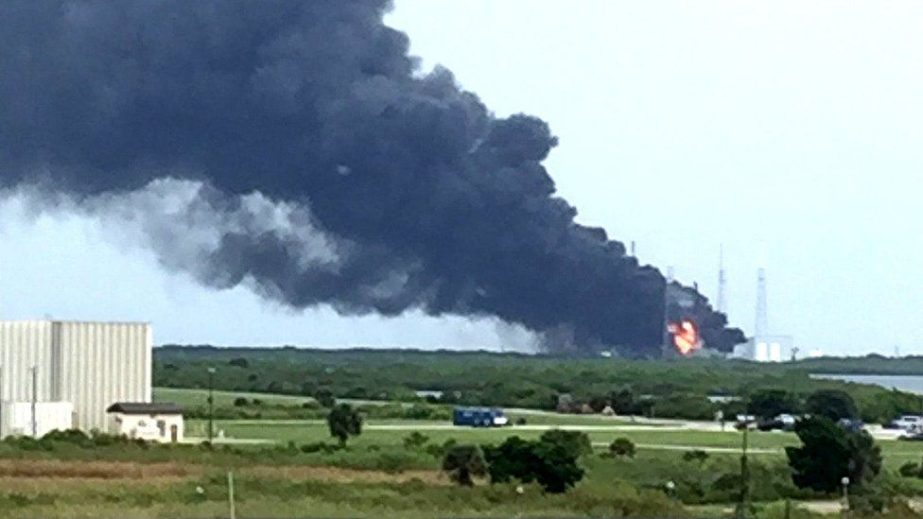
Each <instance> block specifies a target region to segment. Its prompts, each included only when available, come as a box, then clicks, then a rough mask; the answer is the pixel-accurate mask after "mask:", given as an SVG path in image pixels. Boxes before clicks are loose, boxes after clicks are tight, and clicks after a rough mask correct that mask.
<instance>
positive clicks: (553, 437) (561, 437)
mask: <svg viewBox="0 0 923 519" xmlns="http://www.w3.org/2000/svg"><path fill="white" fill-rule="evenodd" d="M539 440H541V441H543V442H548V443H552V444H554V445H560V446H561V447H562V448H563V449H564V450H565V451H567V454H568V456H571V457H573V458H579V457H580V456H584V455H586V454H590V453H592V452H593V444H591V443H590V437H589V436H588V435H587V433H585V432H582V431H565V430H562V429H551V430H549V431H545V432H544V433H542V435H541V437H540V438H539Z"/></svg>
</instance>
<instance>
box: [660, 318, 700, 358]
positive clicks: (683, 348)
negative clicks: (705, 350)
mask: <svg viewBox="0 0 923 519" xmlns="http://www.w3.org/2000/svg"><path fill="white" fill-rule="evenodd" d="M668 330H669V332H670V334H671V335H672V336H673V345H674V346H676V350H677V351H679V352H680V353H682V354H683V355H690V354H692V352H694V351H695V350H697V349H699V348H701V347H702V341H701V339H700V338H699V330H698V329H697V328H696V327H695V323H693V322H692V321H690V320H688V319H685V320H683V321H682V322H680V323H670V325H669V327H668Z"/></svg>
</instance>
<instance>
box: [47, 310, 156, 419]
mask: <svg viewBox="0 0 923 519" xmlns="http://www.w3.org/2000/svg"><path fill="white" fill-rule="evenodd" d="M54 326H55V331H54V334H55V335H56V336H57V339H58V340H57V341H55V343H56V344H55V347H56V348H57V349H58V350H59V352H60V354H59V355H60V357H59V358H60V359H61V360H60V366H61V377H60V378H59V381H60V387H59V392H58V395H59V396H58V398H57V399H58V400H66V401H69V402H72V403H73V404H74V411H75V412H76V415H77V416H76V420H75V421H76V423H75V424H74V425H75V426H76V427H78V428H80V429H84V430H91V429H99V430H100V431H105V430H106V426H107V424H108V421H107V419H106V408H107V407H109V406H110V405H112V404H113V403H115V402H150V401H151V342H152V337H151V327H150V325H148V324H140V323H77V322H62V323H55V324H54Z"/></svg>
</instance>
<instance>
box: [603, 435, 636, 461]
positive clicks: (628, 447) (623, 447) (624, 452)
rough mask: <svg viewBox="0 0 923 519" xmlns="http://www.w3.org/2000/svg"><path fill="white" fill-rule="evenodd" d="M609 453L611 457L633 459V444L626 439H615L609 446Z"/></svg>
mask: <svg viewBox="0 0 923 519" xmlns="http://www.w3.org/2000/svg"><path fill="white" fill-rule="evenodd" d="M609 452H610V453H611V454H612V455H613V456H627V457H629V458H634V457H635V444H634V443H633V442H632V441H631V440H629V439H628V438H616V439H614V440H612V443H610V444H609Z"/></svg>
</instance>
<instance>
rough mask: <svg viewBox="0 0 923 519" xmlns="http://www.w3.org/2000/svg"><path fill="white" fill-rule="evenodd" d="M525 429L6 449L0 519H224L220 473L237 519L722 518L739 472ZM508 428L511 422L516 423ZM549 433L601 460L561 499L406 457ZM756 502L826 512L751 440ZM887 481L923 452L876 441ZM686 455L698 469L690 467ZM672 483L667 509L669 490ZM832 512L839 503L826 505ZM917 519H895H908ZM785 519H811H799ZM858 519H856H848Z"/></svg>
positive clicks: (240, 433) (183, 396) (429, 459)
mask: <svg viewBox="0 0 923 519" xmlns="http://www.w3.org/2000/svg"><path fill="white" fill-rule="evenodd" d="M205 396H206V392H204V391H201V390H163V389H158V390H157V391H156V399H157V400H159V401H174V402H177V403H180V404H183V405H187V406H188V405H197V406H200V405H202V404H203V402H204V401H205ZM238 397H244V398H248V399H251V400H252V399H253V398H258V399H260V400H262V401H263V402H264V403H266V405H300V404H301V403H303V402H304V401H305V400H307V399H305V398H300V397H289V396H278V395H266V394H244V393H236V392H233V393H232V392H216V393H215V403H216V405H218V406H221V405H233V400H234V399H235V398H238ZM522 416H523V417H524V418H526V420H527V424H526V425H524V426H518V427H517V426H514V427H505V428H496V429H474V428H467V427H453V426H452V425H451V424H450V423H449V422H447V421H438V420H374V419H370V420H367V422H366V424H365V427H364V430H363V433H362V435H360V436H359V437H358V438H354V439H351V440H350V442H349V444H348V447H347V449H345V450H332V451H323V450H322V451H318V452H314V451H311V452H303V451H302V450H301V449H300V447H301V446H304V445H307V444H314V443H318V442H324V443H327V444H332V443H333V441H332V439H331V438H330V437H329V432H328V430H327V426H326V423H325V422H324V421H323V420H217V421H216V429H217V430H219V431H223V434H224V436H225V438H226V439H228V440H249V441H251V442H253V443H245V444H237V445H233V444H231V445H223V446H222V445H219V446H215V447H213V448H208V447H207V446H198V445H185V446H140V445H135V444H131V443H129V444H127V445H123V446H118V445H110V446H104V447H99V448H84V447H78V446H76V445H70V444H61V445H57V444H56V445H54V446H48V447H47V448H45V447H43V448H31V449H27V450H22V449H16V448H14V447H12V446H11V445H7V444H3V443H0V518H5V517H129V518H154V517H189V518H198V517H220V516H222V515H224V514H226V510H227V508H226V507H227V505H226V501H227V490H226V481H227V480H226V478H227V471H229V470H230V471H233V472H234V474H235V481H236V487H235V488H236V490H235V494H236V499H237V511H238V516H239V517H251V516H261V517H267V516H275V517H360V518H362V517H375V518H376V519H377V518H387V517H409V518H425V517H449V516H454V517H462V516H463V517H491V518H501V517H503V518H508V517H652V516H659V517H664V516H668V517H716V516H727V515H728V510H729V506H728V503H731V502H733V500H734V499H735V498H734V495H735V494H734V492H735V491H736V490H735V489H736V486H734V485H733V484H731V485H729V484H728V483H727V482H728V481H734V479H733V478H734V477H735V475H736V474H737V473H739V467H740V461H739V451H738V450H737V449H739V447H740V444H741V439H742V433H740V432H737V431H726V432H719V431H701V430H677V429H676V428H675V425H674V426H670V425H663V426H661V427H650V426H644V427H646V429H645V430H639V429H638V428H639V427H641V426H642V424H632V423H631V422H630V421H626V420H622V419H613V418H607V417H602V416H572V415H555V414H536V413H533V412H523V413H522ZM514 417H515V415H514ZM205 423H206V422H205V421H204V420H189V421H188V422H187V431H188V435H191V436H199V437H201V436H202V435H204V431H205ZM556 426H562V427H568V428H574V429H581V430H584V431H586V432H587V433H588V435H589V436H590V438H591V441H592V442H593V443H594V446H595V447H596V451H595V452H594V453H592V454H589V455H586V456H583V457H582V458H581V460H580V465H581V466H582V467H583V468H584V469H585V471H586V474H585V477H584V479H583V480H582V481H581V482H580V483H579V484H578V485H577V486H576V487H575V488H573V489H572V490H570V491H569V492H568V493H567V494H565V495H553V494H546V493H543V492H541V490H540V489H539V488H537V487H535V486H530V485H526V486H525V490H524V493H523V494H522V495H520V494H519V493H517V491H516V487H515V485H488V484H486V482H485V481H480V482H479V484H478V485H477V486H475V487H474V488H470V489H466V488H458V487H456V486H454V485H452V484H451V482H450V481H449V480H448V478H447V477H446V476H445V475H444V474H443V473H441V472H440V470H439V468H440V458H439V456H438V455H434V454H431V453H429V452H428V451H427V450H426V449H425V448H412V447H405V446H404V444H403V440H404V438H406V437H407V436H408V435H409V434H411V433H412V432H414V431H416V432H420V433H422V434H425V435H426V436H427V437H428V440H429V443H430V444H441V443H443V442H444V441H446V440H448V439H454V440H456V441H457V442H459V443H477V444H484V443H499V442H502V441H503V440H504V439H505V438H506V437H508V436H511V435H519V436H521V437H524V438H537V437H538V436H539V435H540V434H541V433H542V432H543V431H544V430H547V429H550V428H554V427H556ZM618 437H625V438H628V439H630V440H631V441H633V442H634V443H635V444H636V445H637V446H638V452H637V455H636V456H635V457H634V458H613V457H609V456H606V455H605V452H606V446H607V445H608V443H609V442H611V441H612V440H613V439H615V438H618ZM749 440H750V441H749V444H750V446H751V448H752V449H753V451H752V452H753V457H752V458H751V465H750V466H751V474H752V478H751V481H752V483H751V485H752V497H753V500H754V502H756V503H758V505H757V508H758V514H757V516H756V517H758V518H760V519H778V518H781V517H783V516H782V514H781V513H780V511H781V510H783V507H782V505H781V503H780V502H779V499H780V496H790V497H792V498H793V499H795V500H796V506H797V502H798V501H805V502H807V501H815V500H827V501H830V500H831V498H830V496H823V495H815V494H812V493H809V492H805V491H802V490H799V489H797V488H795V487H794V486H793V484H792V482H791V478H790V476H789V473H788V469H787V464H786V458H785V455H784V447H786V446H791V445H797V444H798V439H797V437H795V436H794V435H793V434H789V433H763V432H753V433H750V435H749ZM879 444H880V445H881V446H882V450H883V453H884V456H885V463H886V470H885V474H884V475H883V476H882V477H886V478H888V479H889V481H892V482H897V484H900V485H903V487H902V488H903V491H902V492H904V494H905V495H923V480H916V479H907V478H898V477H897V476H896V474H895V471H896V468H897V467H899V466H900V465H901V464H902V463H904V462H906V461H920V460H921V459H923V444H921V443H909V442H897V441H881V442H879ZM693 449H704V450H708V455H707V456H705V457H704V459H700V460H684V458H683V454H684V453H685V452H687V451H689V450H693ZM667 482H673V484H674V485H675V491H674V493H673V495H672V496H670V495H667V493H666V492H665V491H664V489H665V486H666V484H667ZM834 506H835V502H834ZM912 516H913V515H906V516H901V515H898V516H894V517H901V518H903V517H912ZM793 517H799V518H807V517H814V516H812V515H809V514H807V513H806V512H803V511H799V512H798V514H796V515H794V516H793ZM853 517H859V516H857V515H854V516H853Z"/></svg>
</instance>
